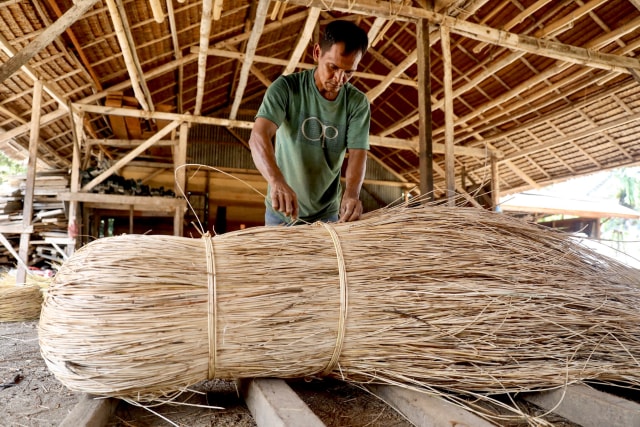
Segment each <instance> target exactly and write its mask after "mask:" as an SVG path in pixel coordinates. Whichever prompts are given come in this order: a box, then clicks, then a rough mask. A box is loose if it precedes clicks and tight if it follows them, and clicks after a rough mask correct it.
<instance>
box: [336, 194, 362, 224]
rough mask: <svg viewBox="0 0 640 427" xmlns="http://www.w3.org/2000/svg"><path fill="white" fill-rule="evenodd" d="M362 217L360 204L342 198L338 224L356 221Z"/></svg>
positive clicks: (357, 201)
mask: <svg viewBox="0 0 640 427" xmlns="http://www.w3.org/2000/svg"><path fill="white" fill-rule="evenodd" d="M361 215H362V202H361V201H360V199H356V198H346V197H343V198H342V203H340V219H339V220H338V222H351V221H357V220H359V219H360V216H361Z"/></svg>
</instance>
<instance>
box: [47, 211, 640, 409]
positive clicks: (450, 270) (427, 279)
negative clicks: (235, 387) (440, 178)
mask: <svg viewBox="0 0 640 427" xmlns="http://www.w3.org/2000/svg"><path fill="white" fill-rule="evenodd" d="M209 244H210V246H209V248H208V249H207V246H208V245H209ZM639 285H640V278H639V277H638V271H637V270H632V269H628V268H626V267H624V266H622V265H620V264H618V263H616V262H615V261H613V260H610V259H608V258H605V257H601V256H599V255H597V254H596V253H594V252H592V251H590V250H589V249H587V248H585V247H581V246H579V245H578V244H576V243H574V241H573V240H571V239H569V238H568V237H567V236H566V235H563V234H559V233H556V232H553V231H550V230H545V229H542V228H541V227H538V226H536V225H533V224H528V223H525V222H523V221H520V220H516V219H513V218H510V217H508V216H505V215H502V214H495V213H491V212H487V211H482V210H479V209H475V208H471V209H469V208H459V207H455V208H447V207H429V206H426V207H419V208H410V207H401V208H393V209H390V210H386V211H380V212H378V213H376V214H375V215H373V216H372V217H370V218H368V219H366V220H362V221H358V222H354V223H348V224H333V225H329V226H324V225H321V224H313V225H304V226H299V227H286V228H281V227H258V228H253V229H247V230H244V231H241V232H235V233H229V234H225V235H220V236H216V237H214V238H202V239H198V238H195V239H191V238H181V237H171V236H149V235H126V236H121V237H115V238H105V239H100V240H97V241H95V242H93V243H91V244H89V245H87V246H85V247H84V248H82V249H81V250H79V251H78V252H77V253H76V254H75V255H74V256H72V257H71V258H70V259H69V260H68V261H67V262H66V263H65V264H64V265H63V266H62V268H61V270H60V271H59V272H58V274H57V276H56V277H55V279H54V282H53V284H52V285H51V287H50V289H49V292H48V295H47V297H46V300H45V305H44V309H43V312H42V316H41V321H40V344H41V348H42V353H43V356H44V358H45V360H46V362H47V365H48V367H49V369H50V370H51V371H52V372H53V373H54V374H55V375H56V376H57V378H58V379H59V380H60V381H62V382H63V383H64V384H65V385H67V386H68V387H69V388H71V389H73V390H79V391H84V392H88V393H94V394H99V395H111V396H118V397H132V398H134V399H140V400H144V399H153V398H155V397H158V396H161V395H165V394H169V393H172V392H175V391H176V390H181V389H184V388H185V387H187V386H188V385H190V384H193V383H196V382H199V381H201V380H203V379H206V378H214V377H215V378H222V379H231V378H243V377H283V378H287V377H305V376H321V375H326V374H328V375H331V376H334V377H338V378H342V379H345V380H347V381H354V382H368V381H374V382H382V383H394V384H395V383H399V384H403V385H407V386H414V387H418V388H426V389H433V390H445V391H453V392H462V393H471V394H473V393H476V392H478V393H505V392H516V391H523V390H533V389H537V388H546V387H551V386H558V385H562V384H566V383H571V382H575V381H580V380H586V379H597V380H600V381H615V382H623V383H625V384H632V385H637V384H639V383H640V365H639V363H638V360H639V359H640V330H639V328H638V318H639V317H640V286H639Z"/></svg>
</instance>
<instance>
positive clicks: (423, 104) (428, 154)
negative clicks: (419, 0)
mask: <svg viewBox="0 0 640 427" xmlns="http://www.w3.org/2000/svg"><path fill="white" fill-rule="evenodd" d="M417 32H418V111H419V112H418V114H419V115H420V121H419V123H420V129H419V132H420V134H419V143H418V147H419V148H418V149H419V155H420V164H419V168H420V193H421V194H423V195H426V199H425V201H432V200H433V140H432V136H431V130H432V125H431V61H430V58H429V55H430V52H431V46H430V44H429V21H427V20H426V19H421V20H419V21H418V31H417Z"/></svg>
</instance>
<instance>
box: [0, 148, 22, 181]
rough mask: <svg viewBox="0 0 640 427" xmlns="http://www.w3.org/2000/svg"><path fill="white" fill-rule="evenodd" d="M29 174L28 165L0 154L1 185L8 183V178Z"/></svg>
mask: <svg viewBox="0 0 640 427" xmlns="http://www.w3.org/2000/svg"><path fill="white" fill-rule="evenodd" d="M25 173H27V167H26V165H24V164H22V163H19V162H16V161H15V160H12V159H10V158H9V157H7V156H6V155H5V154H4V153H3V152H0V184H4V183H5V182H7V179H8V177H10V176H13V175H21V174H25Z"/></svg>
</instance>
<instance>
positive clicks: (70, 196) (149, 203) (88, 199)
mask: <svg viewBox="0 0 640 427" xmlns="http://www.w3.org/2000/svg"><path fill="white" fill-rule="evenodd" d="M58 200H62V201H65V202H66V201H76V202H82V203H85V206H87V207H92V208H100V209H115V210H130V209H131V208H132V207H133V210H136V211H154V212H165V213H166V212H172V213H173V212H175V211H176V209H185V208H186V206H187V202H186V201H185V200H184V199H176V198H172V197H157V196H149V197H147V196H125V195H120V194H99V193H81V192H78V193H72V192H67V193H60V194H58Z"/></svg>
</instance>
